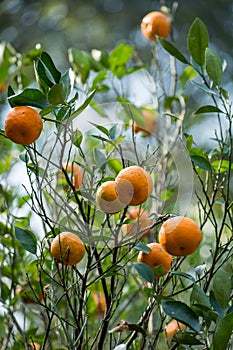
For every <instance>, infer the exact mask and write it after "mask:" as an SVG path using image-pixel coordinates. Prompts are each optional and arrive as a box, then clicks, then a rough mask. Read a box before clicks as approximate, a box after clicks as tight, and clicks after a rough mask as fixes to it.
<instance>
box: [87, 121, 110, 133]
mask: <svg viewBox="0 0 233 350" xmlns="http://www.w3.org/2000/svg"><path fill="white" fill-rule="evenodd" d="M90 124H91V125H93V126H94V127H95V128H97V129H98V130H100V131H101V132H102V133H103V134H105V135H107V136H109V131H108V129H107V128H105V127H104V126H103V125H100V124H95V123H92V122H90Z"/></svg>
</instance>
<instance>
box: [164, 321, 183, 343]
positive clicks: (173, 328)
mask: <svg viewBox="0 0 233 350" xmlns="http://www.w3.org/2000/svg"><path fill="white" fill-rule="evenodd" d="M184 328H185V325H184V324H183V323H181V322H178V321H176V320H174V319H173V320H171V321H170V322H169V323H168V324H167V325H166V327H165V333H166V338H167V341H168V343H170V342H171V341H172V338H173V336H174V335H175V334H176V333H177V332H178V331H179V330H183V329H184Z"/></svg>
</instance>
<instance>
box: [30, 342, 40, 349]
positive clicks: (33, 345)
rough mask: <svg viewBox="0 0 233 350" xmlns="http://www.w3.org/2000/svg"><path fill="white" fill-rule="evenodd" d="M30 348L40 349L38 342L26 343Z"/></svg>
mask: <svg viewBox="0 0 233 350" xmlns="http://www.w3.org/2000/svg"><path fill="white" fill-rule="evenodd" d="M28 345H29V346H30V349H31V350H40V344H38V343H30V344H28Z"/></svg>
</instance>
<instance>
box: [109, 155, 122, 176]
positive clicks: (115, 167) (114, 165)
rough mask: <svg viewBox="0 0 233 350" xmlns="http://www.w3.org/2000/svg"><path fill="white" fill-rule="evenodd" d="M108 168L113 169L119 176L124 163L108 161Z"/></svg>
mask: <svg viewBox="0 0 233 350" xmlns="http://www.w3.org/2000/svg"><path fill="white" fill-rule="evenodd" d="M108 166H109V167H110V168H111V169H113V170H114V171H115V172H116V174H118V173H119V172H120V171H121V170H122V168H123V167H122V163H121V161H120V160H119V159H115V158H111V159H109V161H108Z"/></svg>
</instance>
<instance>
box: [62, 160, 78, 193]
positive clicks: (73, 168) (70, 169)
mask: <svg viewBox="0 0 233 350" xmlns="http://www.w3.org/2000/svg"><path fill="white" fill-rule="evenodd" d="M63 168H64V169H65V170H66V172H67V174H68V175H69V177H70V179H71V182H72V184H73V185H74V188H75V190H76V191H78V190H79V189H80V187H81V186H82V184H83V173H84V171H83V168H82V167H81V166H79V165H78V164H76V163H72V162H69V163H68V164H63ZM57 179H58V184H61V185H62V187H63V189H64V190H65V191H68V189H69V186H68V184H67V182H66V179H65V175H64V174H63V173H62V172H61V171H59V172H58V174H57Z"/></svg>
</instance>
